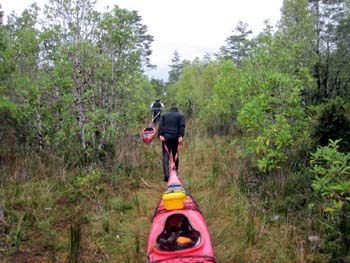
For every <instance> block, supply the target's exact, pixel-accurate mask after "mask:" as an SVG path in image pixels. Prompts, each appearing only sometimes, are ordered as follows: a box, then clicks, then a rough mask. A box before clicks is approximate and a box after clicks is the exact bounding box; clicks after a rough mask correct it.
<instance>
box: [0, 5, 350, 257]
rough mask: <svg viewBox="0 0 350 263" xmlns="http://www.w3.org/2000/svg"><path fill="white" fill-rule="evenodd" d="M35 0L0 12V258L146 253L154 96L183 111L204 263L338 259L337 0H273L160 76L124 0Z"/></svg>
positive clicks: (345, 60) (341, 191) (349, 89)
mask: <svg viewBox="0 0 350 263" xmlns="http://www.w3.org/2000/svg"><path fill="white" fill-rule="evenodd" d="M39 11H40V10H39V7H38V6H37V5H36V4H33V5H31V6H29V7H28V8H27V9H25V11H23V13H22V14H20V15H17V14H14V13H13V14H11V15H9V16H8V19H7V21H6V23H0V62H1V63H0V123H1V125H0V262H71V263H76V262H84V263H85V262H94V263H95V262H115V263H121V262H125V263H140V262H145V261H146V253H147V251H146V242H147V237H148V232H149V228H150V225H151V221H152V216H153V213H154V208H155V207H156V205H157V203H158V201H159V198H160V196H161V194H162V192H163V190H164V184H163V182H162V176H163V175H162V163H161V158H162V157H161V156H162V155H161V154H162V153H161V143H160V141H159V140H158V139H157V138H156V139H155V140H154V142H152V144H150V145H147V144H145V143H143V142H142V139H141V136H140V131H141V129H142V128H143V127H144V126H145V125H147V123H148V122H149V120H150V118H151V112H150V108H149V105H150V103H151V102H152V101H154V99H155V98H161V100H162V101H163V102H164V105H165V108H166V110H168V108H169V107H170V106H171V105H177V106H178V108H179V111H180V112H182V113H183V114H184V115H185V118H186V134H185V137H184V145H183V146H182V148H181V150H180V153H179V156H180V157H179V158H180V160H181V161H180V163H181V164H180V173H181V176H182V177H183V180H184V181H185V183H186V185H187V186H188V189H189V191H190V192H191V194H192V195H193V196H194V197H196V199H197V202H198V203H199V206H200V207H201V210H202V213H203V215H204V217H205V219H206V222H207V224H208V228H209V230H210V233H211V238H212V242H213V247H214V251H215V257H216V261H217V263H233V262H238V263H243V262H301V263H304V262H315V263H316V262H317V263H318V262H335V263H342V262H350V220H349V218H350V1H349V0H284V2H283V6H282V8H281V16H280V20H279V21H278V23H277V25H276V26H274V25H271V24H270V23H269V22H268V21H266V23H265V25H264V29H263V30H262V32H258V33H257V34H253V32H252V31H251V30H250V28H249V25H248V24H247V23H245V22H244V21H240V22H239V23H238V24H237V25H236V26H235V27H234V28H233V29H232V35H229V36H227V38H226V42H225V45H224V46H222V47H218V50H219V51H218V52H217V53H216V54H209V55H207V56H205V57H203V58H196V59H194V60H193V61H190V60H187V59H183V58H182V57H181V54H179V53H178V52H177V51H176V50H174V56H173V59H172V60H171V61H169V64H170V71H169V72H168V76H169V77H168V80H167V81H166V82H165V81H163V80H160V79H154V78H149V77H148V76H147V75H146V74H145V72H146V70H147V69H150V68H154V67H155V66H156V65H152V64H151V61H150V56H151V54H152V42H153V40H154V39H153V36H152V35H150V34H149V33H148V28H147V25H145V24H144V23H143V21H142V17H141V16H140V15H139V14H138V13H137V12H136V11H132V10H127V9H123V8H120V7H118V6H114V7H113V8H110V9H108V10H105V11H104V12H99V11H96V8H95V6H94V1H92V0H49V1H47V5H46V6H45V8H44V9H43V10H42V11H43V14H44V17H41V16H40V17H39ZM6 15H8V14H6ZM0 21H2V20H0Z"/></svg>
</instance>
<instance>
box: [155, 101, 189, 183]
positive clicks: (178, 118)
mask: <svg viewBox="0 0 350 263" xmlns="http://www.w3.org/2000/svg"><path fill="white" fill-rule="evenodd" d="M184 135H185V117H184V115H183V114H181V113H179V111H178V108H177V107H176V106H172V107H171V108H170V110H169V111H168V112H166V113H164V114H162V115H161V117H160V120H159V126H158V137H159V139H160V140H161V142H162V149H163V172H164V182H167V181H168V179H169V158H170V156H169V154H172V156H173V159H175V155H176V152H177V149H178V145H179V144H180V145H181V144H182V141H183V137H184ZM165 146H166V147H167V149H168V151H169V152H168V151H167V150H166V148H165ZM178 156H179V155H178ZM175 169H176V171H178V169H179V157H177V159H176V160H175Z"/></svg>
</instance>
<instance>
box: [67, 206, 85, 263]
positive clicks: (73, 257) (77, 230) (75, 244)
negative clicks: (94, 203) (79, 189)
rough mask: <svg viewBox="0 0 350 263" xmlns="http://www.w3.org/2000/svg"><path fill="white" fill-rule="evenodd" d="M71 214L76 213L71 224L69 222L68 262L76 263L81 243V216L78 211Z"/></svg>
mask: <svg viewBox="0 0 350 263" xmlns="http://www.w3.org/2000/svg"><path fill="white" fill-rule="evenodd" d="M78 210H79V208H78ZM73 214H76V216H75V217H73V218H72V219H71V224H70V235H69V249H70V250H69V252H70V253H69V263H78V262H79V253H80V243H81V226H82V218H81V214H80V211H78V212H75V213H73Z"/></svg>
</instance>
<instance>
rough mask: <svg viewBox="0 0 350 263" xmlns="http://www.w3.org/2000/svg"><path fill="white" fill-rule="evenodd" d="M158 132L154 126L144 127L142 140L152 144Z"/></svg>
mask: <svg viewBox="0 0 350 263" xmlns="http://www.w3.org/2000/svg"><path fill="white" fill-rule="evenodd" d="M156 133H157V130H156V128H154V127H152V126H148V127H146V128H144V129H143V130H142V132H141V137H142V140H143V141H144V142H145V143H147V144H150V143H151V142H152V141H153V139H154V137H155V136H156Z"/></svg>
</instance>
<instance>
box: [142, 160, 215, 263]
mask: <svg viewBox="0 0 350 263" xmlns="http://www.w3.org/2000/svg"><path fill="white" fill-rule="evenodd" d="M175 262H177V263H181V262H184V263H185V262H192V263H200V262H202V263H215V258H214V251H213V247H212V243H211V238H210V234H209V231H208V228H207V225H206V222H205V220H204V218H203V215H202V213H201V211H200V209H199V206H198V205H197V203H196V202H195V200H194V199H193V197H192V196H190V195H188V194H187V193H186V191H185V189H184V187H183V184H182V182H181V180H180V179H179V177H178V176H177V172H176V171H175V169H174V166H173V165H172V169H171V171H170V176H169V181H168V184H167V188H166V192H164V193H163V195H162V199H161V200H160V202H159V204H158V206H157V208H156V210H155V214H154V217H153V222H152V225H151V229H150V232H149V237H148V242H147V263H175Z"/></svg>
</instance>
